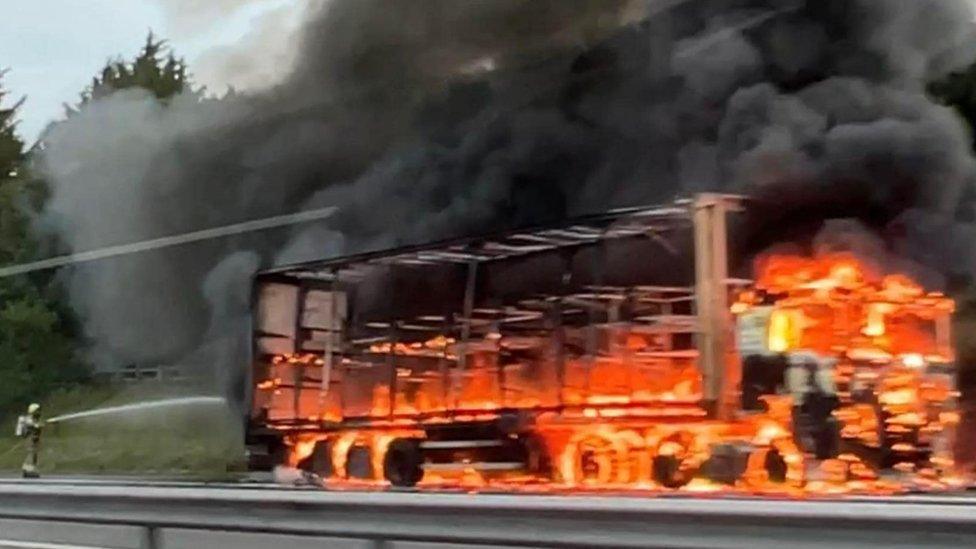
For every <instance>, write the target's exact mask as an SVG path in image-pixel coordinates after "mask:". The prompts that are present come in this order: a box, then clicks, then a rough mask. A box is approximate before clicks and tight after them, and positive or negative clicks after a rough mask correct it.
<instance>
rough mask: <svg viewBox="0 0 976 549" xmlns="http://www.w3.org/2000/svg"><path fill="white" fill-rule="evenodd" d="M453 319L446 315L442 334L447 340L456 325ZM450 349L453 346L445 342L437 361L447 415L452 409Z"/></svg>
mask: <svg viewBox="0 0 976 549" xmlns="http://www.w3.org/2000/svg"><path fill="white" fill-rule="evenodd" d="M453 318H454V315H453V314H452V313H445V314H444V329H443V330H442V331H441V333H443V334H444V337H445V338H446V337H448V336H449V335H450V334H451V327H452V326H453V324H454V323H453ZM450 348H451V346H450V345H448V344H447V341H445V342H444V349H443V350H442V351H441V356H440V358H439V359H438V360H437V371H438V375H439V376H440V378H441V407H442V408H443V409H444V412H445V413H447V412H449V411H450V409H451V395H452V387H451V383H452V381H451V379H450V376H451V368H450V365H449V364H448V352H449V350H450Z"/></svg>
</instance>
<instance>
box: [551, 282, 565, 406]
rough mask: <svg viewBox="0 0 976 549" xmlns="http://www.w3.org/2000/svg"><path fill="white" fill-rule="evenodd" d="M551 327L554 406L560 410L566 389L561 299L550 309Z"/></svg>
mask: <svg viewBox="0 0 976 549" xmlns="http://www.w3.org/2000/svg"><path fill="white" fill-rule="evenodd" d="M552 327H553V335H554V339H555V341H554V344H555V346H556V391H557V392H556V398H557V401H556V404H557V405H558V406H559V407H560V408H562V407H563V404H564V403H565V398H564V396H563V392H564V390H565V388H566V332H565V331H564V329H563V298H562V296H560V297H559V298H558V299H556V302H555V303H554V304H553V309H552Z"/></svg>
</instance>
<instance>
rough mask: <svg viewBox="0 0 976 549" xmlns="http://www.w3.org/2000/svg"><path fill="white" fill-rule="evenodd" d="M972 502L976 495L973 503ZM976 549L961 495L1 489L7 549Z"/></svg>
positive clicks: (1, 542) (970, 512)
mask: <svg viewBox="0 0 976 549" xmlns="http://www.w3.org/2000/svg"><path fill="white" fill-rule="evenodd" d="M974 501H976V500H974ZM284 543H287V544H288V545H287V547H288V548H289V549H304V548H312V547H315V548H321V547H328V548H330V549H331V548H339V549H345V548H380V547H382V548H383V549H390V548H393V549H419V548H422V547H423V548H433V549H469V548H470V549H487V548H499V547H513V548H514V547H519V548H526V547H546V548H549V547H554V548H584V547H642V548H643V547H652V548H654V547H670V548H674V547H679V548H715V549H731V548H746V547H791V548H820V547H823V548H827V547H853V546H856V547H859V548H878V549H880V548H882V547H883V548H906V549H907V548H917V547H928V548H940V547H973V546H976V506H974V505H972V504H971V503H970V501H969V500H967V498H965V497H961V498H941V499H936V500H930V501H929V500H924V501H919V500H913V499H911V498H903V499H898V498H892V499H885V500H865V501H789V500H783V501H781V500H758V499H719V498H715V499H691V498H656V499H651V498H639V497H638V498H627V497H594V496H561V495H560V496H535V495H481V494H479V495H474V494H463V493H457V494H445V493H436V494H434V493H402V492H326V491H320V490H297V489H294V490H292V489H277V488H270V487H251V488H238V487H227V486H222V487H208V486H189V485H178V486H166V485H156V486H139V485H137V484H134V483H133V484H128V485H100V484H95V483H92V484H86V485H70V484H47V485H45V484H34V483H28V482H23V483H20V482H7V483H5V484H0V547H35V548H56V549H61V548H69V547H71V548H83V549H89V548H112V549H116V548H139V549H160V548H165V549H173V548H194V547H208V548H222V547H233V548H235V549H241V548H245V549H246V548H252V547H253V548H258V547H261V548H263V547H279V546H281V547H284V545H279V544H284Z"/></svg>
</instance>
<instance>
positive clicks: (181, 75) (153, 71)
mask: <svg viewBox="0 0 976 549" xmlns="http://www.w3.org/2000/svg"><path fill="white" fill-rule="evenodd" d="M131 88H142V89H144V90H148V91H150V92H152V93H153V94H154V95H155V96H156V97H157V98H158V99H160V100H162V101H165V100H167V99H169V98H171V97H173V96H174V95H178V94H181V93H184V92H189V93H193V94H197V95H202V92H203V90H194V89H193V86H192V83H191V81H190V78H189V75H188V74H187V70H186V63H185V62H184V61H183V60H182V59H178V58H177V57H176V56H175V55H174V54H173V52H172V51H171V50H170V49H169V48H168V47H167V43H166V41H165V40H158V39H157V38H156V36H155V35H154V34H153V33H152V31H150V32H149V35H148V36H147V37H146V45H145V46H144V47H143V48H142V51H140V52H139V54H138V55H137V56H136V58H135V59H134V60H133V61H132V62H126V61H123V60H121V59H117V60H114V61H109V62H108V63H107V64H106V65H105V68H103V69H102V71H101V72H100V73H99V74H98V75H97V76H95V77H94V78H93V79H92V83H91V85H89V86H88V88H87V89H85V90H84V91H83V92H82V93H81V103H80V104H79V106H78V108H84V106H85V105H87V104H88V103H90V102H92V101H95V100H98V99H101V98H103V97H107V96H109V95H111V94H113V93H115V92H117V91H119V90H126V89H131Z"/></svg>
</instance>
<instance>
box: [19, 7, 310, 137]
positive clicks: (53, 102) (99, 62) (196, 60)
mask: <svg viewBox="0 0 976 549" xmlns="http://www.w3.org/2000/svg"><path fill="white" fill-rule="evenodd" d="M302 2H303V0H3V4H4V8H5V9H4V12H5V14H4V16H3V17H0V69H6V70H7V73H6V75H5V76H4V77H3V86H4V88H5V89H7V90H8V91H9V92H10V94H11V97H9V98H8V99H7V101H6V102H5V105H9V104H10V103H11V101H12V100H16V99H19V98H21V97H26V102H25V104H24V106H23V108H22V110H21V112H20V123H19V126H18V130H19V133H20V135H21V137H22V138H24V139H25V140H26V141H28V143H30V142H33V140H34V139H35V138H36V137H37V135H38V134H39V133H40V131H41V130H42V129H43V128H44V127H45V126H46V125H47V124H48V123H49V122H51V121H52V120H55V119H57V118H59V117H61V116H62V114H63V112H64V107H63V105H64V104H65V103H74V102H76V101H77V99H78V96H79V94H80V92H81V91H82V90H83V89H84V88H85V86H87V85H88V84H89V83H90V81H91V78H92V77H93V76H94V75H95V74H97V73H98V71H99V70H100V69H101V68H102V67H104V66H105V63H106V61H108V60H110V59H114V58H117V57H118V56H120V55H122V56H123V57H124V58H132V57H134V56H135V55H136V54H137V53H138V52H139V50H140V48H141V47H142V45H143V43H144V41H145V38H146V34H147V32H148V31H149V30H150V29H151V30H152V31H153V32H155V33H156V34H157V35H159V36H160V37H163V38H165V39H167V40H169V42H170V45H171V46H172V47H173V49H174V51H175V53H176V54H177V56H179V57H184V58H185V59H186V61H187V62H188V64H189V66H190V71H191V73H192V74H193V75H194V79H195V81H196V82H198V83H200V84H203V85H206V86H207V87H208V89H210V90H211V91H214V92H222V91H224V90H225V89H226V88H227V86H229V85H233V86H234V87H235V88H238V89H242V88H245V89H246V88H255V87H260V86H264V85H268V84H270V83H273V82H274V81H275V80H276V79H277V78H279V77H280V76H281V75H282V74H283V73H284V72H285V70H286V68H287V66H288V61H289V57H288V53H289V52H290V51H293V48H292V47H291V46H292V45H293V42H294V40H295V39H296V34H297V28H298V22H299V20H300V15H301V13H302V7H301V4H302ZM256 51H260V52H261V53H262V55H254V53H255V52H256Z"/></svg>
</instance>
